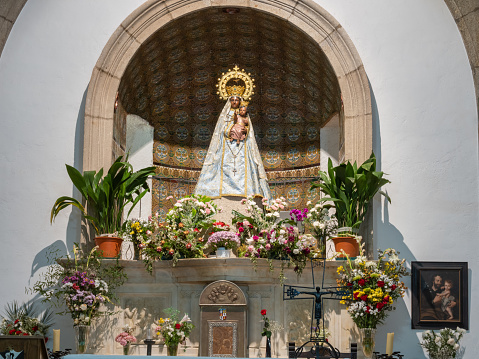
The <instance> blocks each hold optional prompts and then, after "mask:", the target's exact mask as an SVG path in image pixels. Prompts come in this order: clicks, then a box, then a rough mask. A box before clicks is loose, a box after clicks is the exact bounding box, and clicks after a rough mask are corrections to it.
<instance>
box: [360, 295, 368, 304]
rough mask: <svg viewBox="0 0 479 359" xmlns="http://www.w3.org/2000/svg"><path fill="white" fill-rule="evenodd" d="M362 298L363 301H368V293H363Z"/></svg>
mask: <svg viewBox="0 0 479 359" xmlns="http://www.w3.org/2000/svg"><path fill="white" fill-rule="evenodd" d="M361 300H362V301H363V302H366V301H367V300H368V296H367V295H366V294H365V295H362V296H361Z"/></svg>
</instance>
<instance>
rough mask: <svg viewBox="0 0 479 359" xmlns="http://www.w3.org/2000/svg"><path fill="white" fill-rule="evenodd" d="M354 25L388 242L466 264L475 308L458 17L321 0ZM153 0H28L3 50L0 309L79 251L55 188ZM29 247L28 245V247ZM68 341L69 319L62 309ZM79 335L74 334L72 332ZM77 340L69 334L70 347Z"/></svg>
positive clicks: (381, 234) (426, 9) (465, 71)
mask: <svg viewBox="0 0 479 359" xmlns="http://www.w3.org/2000/svg"><path fill="white" fill-rule="evenodd" d="M317 2H318V3H319V4H320V5H321V6H322V7H324V8H325V9H326V10H327V11H329V12H330V13H331V15H332V16H334V17H335V18H336V19H337V20H338V21H339V22H340V23H341V25H342V26H343V27H344V29H345V30H346V31H347V33H348V34H349V36H350V38H351V39H352V41H353V42H354V44H355V46H356V48H357V50H358V52H359V55H360V56H361V59H362V61H363V63H364V67H365V69H366V73H367V74H368V77H369V81H370V83H371V88H372V92H373V121H374V124H373V126H374V133H373V136H374V140H373V142H374V151H375V153H376V156H377V157H378V160H379V164H380V167H381V169H382V170H384V171H385V172H387V173H388V174H389V178H390V179H391V181H392V183H391V184H390V185H388V186H387V191H388V193H389V194H390V196H391V198H392V204H391V205H388V206H386V207H384V206H383V205H382V203H380V202H379V200H378V201H377V203H376V205H375V206H374V208H375V213H374V220H375V225H374V232H375V241H376V246H377V247H381V248H386V247H395V248H397V249H398V250H399V251H400V252H401V254H402V255H404V256H405V257H406V258H407V260H408V261H411V260H419V261H422V260H439V261H468V262H469V268H470V272H469V276H470V280H469V282H470V295H469V300H470V309H472V308H475V306H476V305H477V300H476V298H477V297H478V296H479V289H477V288H478V286H477V283H478V282H477V280H475V277H474V272H475V270H477V269H478V264H477V261H476V260H475V258H474V256H475V254H476V253H477V252H478V249H479V248H478V244H477V240H478V239H477V238H479V233H478V232H479V230H478V215H479V208H478V194H479V193H478V179H477V178H478V143H477V139H478V128H477V110H476V107H475V99H474V87H473V81H472V76H471V69H470V67H469V62H468V59H467V56H466V51H465V48H464V45H463V43H462V39H461V37H460V34H459V31H458V29H457V26H456V25H455V23H454V21H453V18H452V16H451V14H450V13H449V11H448V9H447V7H446V5H445V4H444V3H443V2H442V1H437V0H420V1H417V0H404V1H394V2H391V1H382V0H374V1H373V0H363V1H356V0H343V1H336V0H317ZM141 3H142V1H139V0H137V1H132V0H104V1H94V0H85V1H81V2H79V1H73V0H69V1H65V0H50V1H48V0H29V1H28V2H27V4H26V5H25V8H24V9H23V10H22V12H21V14H20V16H19V18H18V20H17V22H16V23H15V25H14V26H13V29H12V32H11V34H10V37H9V38H8V41H7V43H6V46H5V49H4V51H3V54H2V56H1V57H0V119H1V120H2V130H1V131H0V168H1V169H2V170H1V174H2V176H0V228H1V232H0V233H1V237H0V238H1V240H2V250H1V252H0V253H1V254H0V272H1V273H3V276H2V277H1V279H0V287H1V288H2V295H1V297H0V309H1V308H3V305H4V304H5V303H6V302H8V301H11V300H13V299H17V300H27V299H30V298H32V296H31V295H28V294H25V292H24V288H25V287H26V286H29V285H30V284H32V278H31V277H32V276H33V277H35V274H36V273H37V270H39V269H41V268H42V267H43V266H44V265H45V250H46V248H47V247H49V246H50V245H51V244H52V243H57V244H60V245H62V246H63V247H64V248H65V245H67V246H68V248H71V246H72V243H73V242H74V241H78V239H79V235H78V233H79V215H78V212H76V211H74V212H73V213H72V215H70V213H69V211H65V212H64V213H63V214H62V215H60V216H59V217H58V219H57V221H56V223H55V224H54V225H53V226H50V225H49V223H48V221H49V211H50V208H51V206H52V204H53V202H54V201H55V199H56V198H57V197H59V196H60V195H70V194H72V193H74V192H73V188H72V185H71V182H70V180H69V179H68V176H67V174H66V171H65V167H64V164H65V163H68V164H72V165H74V166H75V167H77V168H79V169H81V167H80V166H81V163H82V158H81V156H82V155H81V153H82V151H81V149H82V143H83V137H82V136H83V135H82V134H83V112H84V110H83V107H84V98H85V91H86V89H87V86H88V81H89V79H90V76H91V72H92V69H93V67H94V65H95V63H96V61H97V59H98V57H99V56H100V53H101V50H102V48H103V47H104V46H105V44H106V42H107V41H108V39H109V37H110V36H111V34H112V33H113V32H114V31H115V29H116V28H117V27H118V26H119V24H120V23H121V22H122V21H123V20H124V19H125V18H126V17H127V16H128V14H130V13H131V12H132V11H133V10H134V9H135V8H136V7H138V6H139V5H140V4H141ZM25 249H26V250H25ZM409 312H410V297H409V295H407V296H406V298H405V301H404V302H401V303H399V305H398V309H397V311H396V312H394V313H393V314H392V315H391V316H390V319H389V320H388V321H387V324H386V325H384V326H383V327H381V328H382V329H381V330H379V334H378V349H379V350H382V351H384V348H385V340H386V339H385V338H386V333H387V332H391V331H393V332H395V333H396V336H395V348H396V349H397V350H401V351H402V352H403V353H404V354H406V357H408V358H423V357H424V355H423V354H422V350H421V349H420V347H419V344H418V343H419V341H418V337H417V335H418V333H419V331H412V330H411V329H410V319H409ZM470 313H471V314H470V328H471V330H470V332H469V333H468V334H467V335H466V337H465V339H464V344H465V346H466V352H465V356H464V358H470V359H472V358H475V357H476V356H477V355H478V354H479V346H478V343H477V340H476V338H477V336H478V335H479V328H478V325H477V323H478V322H479V314H478V312H477V311H476V310H470ZM57 322H58V324H57V325H56V327H60V328H62V347H63V346H64V345H65V346H70V347H72V345H73V341H72V338H71V337H72V333H73V331H72V330H71V322H70V319H68V318H67V317H62V318H59V319H58V321H57ZM67 334H68V335H67ZM63 343H65V344H63Z"/></svg>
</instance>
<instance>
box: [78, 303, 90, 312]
mask: <svg viewBox="0 0 479 359" xmlns="http://www.w3.org/2000/svg"><path fill="white" fill-rule="evenodd" d="M80 309H81V310H87V309H88V306H87V305H86V304H85V303H83V304H82V305H80Z"/></svg>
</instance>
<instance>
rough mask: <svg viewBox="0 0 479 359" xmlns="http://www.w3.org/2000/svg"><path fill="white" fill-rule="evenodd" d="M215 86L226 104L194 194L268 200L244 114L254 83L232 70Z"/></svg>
mask: <svg viewBox="0 0 479 359" xmlns="http://www.w3.org/2000/svg"><path fill="white" fill-rule="evenodd" d="M217 86H218V88H219V91H218V93H219V94H220V98H221V99H224V100H227V101H226V104H225V106H224V107H223V110H222V111H221V113H220V116H219V118H218V122H217V123H216V127H215V131H214V133H213V136H212V138H211V142H210V146H209V148H208V152H207V154H206V158H205V161H204V163H203V168H202V169H201V173H200V177H199V179H198V183H197V185H196V188H195V192H194V193H195V194H201V195H205V196H208V197H211V198H224V197H226V198H228V197H229V198H230V199H231V198H232V197H240V198H245V197H248V196H255V197H264V198H267V199H271V192H270V190H269V186H268V183H267V181H266V180H267V177H266V172H265V170H264V166H263V162H262V160H261V156H260V153H259V150H258V145H257V143H256V140H255V136H254V130H253V125H252V124H251V119H250V117H249V114H248V112H247V105H248V103H247V102H246V101H247V100H249V99H250V96H251V95H252V94H253V91H252V90H253V88H254V85H253V79H251V77H250V76H249V75H248V74H246V73H245V72H244V70H242V71H239V68H238V67H237V66H235V67H234V69H233V70H230V71H229V72H228V73H226V74H223V76H222V78H221V79H220V81H219V84H218V85H217ZM220 206H222V205H221V204H220ZM225 212H226V211H225ZM229 212H231V211H229Z"/></svg>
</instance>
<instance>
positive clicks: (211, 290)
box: [200, 280, 246, 305]
mask: <svg viewBox="0 0 479 359" xmlns="http://www.w3.org/2000/svg"><path fill="white" fill-rule="evenodd" d="M223 304H227V305H246V297H245V295H244V294H243V291H242V290H241V289H240V288H239V287H238V286H237V285H236V284H234V283H232V282H230V281H227V280H219V281H216V282H213V283H211V284H209V285H208V286H207V287H206V288H205V289H204V290H203V293H201V296H200V305H223Z"/></svg>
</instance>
